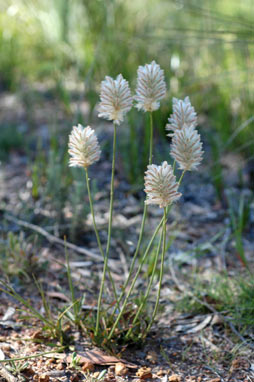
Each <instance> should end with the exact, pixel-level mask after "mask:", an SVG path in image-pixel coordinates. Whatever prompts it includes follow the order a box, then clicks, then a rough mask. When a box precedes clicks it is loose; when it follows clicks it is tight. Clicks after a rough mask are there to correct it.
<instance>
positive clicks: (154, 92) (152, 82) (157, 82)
mask: <svg viewBox="0 0 254 382" xmlns="http://www.w3.org/2000/svg"><path fill="white" fill-rule="evenodd" d="M165 95H166V83H165V80H164V71H163V70H162V69H161V68H160V65H158V64H156V62H155V61H152V62H151V64H146V65H145V66H139V68H138V80H137V88H136V96H135V97H134V99H135V100H136V101H137V104H136V105H135V106H136V108H137V109H138V110H143V111H154V110H157V109H159V107H160V102H159V101H160V100H161V99H162V98H164V97H165Z"/></svg>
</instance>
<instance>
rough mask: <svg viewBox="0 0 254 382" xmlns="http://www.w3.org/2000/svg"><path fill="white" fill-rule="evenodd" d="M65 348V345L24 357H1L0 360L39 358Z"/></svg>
mask: <svg viewBox="0 0 254 382" xmlns="http://www.w3.org/2000/svg"><path fill="white" fill-rule="evenodd" d="M62 350H64V347H60V348H59V349H56V350H51V351H45V352H43V353H37V354H33V355H27V356H24V357H17V358H15V357H14V358H6V359H1V360H0V363H8V362H15V361H23V360H26V359H31V358H37V357H42V356H44V355H46V354H52V353H56V352H57V351H58V352H60V351H62Z"/></svg>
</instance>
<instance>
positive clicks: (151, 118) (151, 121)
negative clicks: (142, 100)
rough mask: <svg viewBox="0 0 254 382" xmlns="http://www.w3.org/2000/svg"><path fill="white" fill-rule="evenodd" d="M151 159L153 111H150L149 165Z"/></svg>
mask: <svg viewBox="0 0 254 382" xmlns="http://www.w3.org/2000/svg"><path fill="white" fill-rule="evenodd" d="M152 160H153V113H152V112H150V146H149V165H150V164H152Z"/></svg>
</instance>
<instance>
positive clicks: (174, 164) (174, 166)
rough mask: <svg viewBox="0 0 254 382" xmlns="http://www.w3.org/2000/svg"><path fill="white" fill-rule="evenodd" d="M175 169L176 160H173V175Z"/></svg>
mask: <svg viewBox="0 0 254 382" xmlns="http://www.w3.org/2000/svg"><path fill="white" fill-rule="evenodd" d="M175 169H176V160H175V159H174V162H173V174H174V173H175Z"/></svg>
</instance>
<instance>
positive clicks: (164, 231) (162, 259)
mask: <svg viewBox="0 0 254 382" xmlns="http://www.w3.org/2000/svg"><path fill="white" fill-rule="evenodd" d="M166 224H167V209H166V208H164V219H163V243H162V255H161V267H160V278H159V288H158V293H157V298H156V303H155V307H154V311H153V314H152V318H151V321H150V323H149V325H148V327H147V329H146V332H145V336H146V335H147V333H148V332H149V330H150V329H151V326H152V324H153V322H154V319H155V316H156V314H157V311H158V307H159V302H160V294H161V286H162V278H163V271H164V258H165V252H166Z"/></svg>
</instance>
